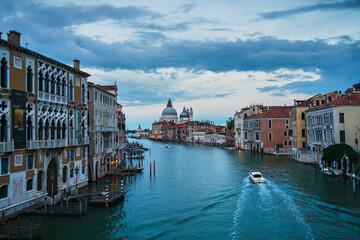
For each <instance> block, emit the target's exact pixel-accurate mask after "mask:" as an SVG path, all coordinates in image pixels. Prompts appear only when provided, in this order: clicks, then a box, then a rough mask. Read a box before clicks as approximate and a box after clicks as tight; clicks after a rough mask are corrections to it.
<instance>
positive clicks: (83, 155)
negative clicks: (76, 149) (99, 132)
mask: <svg viewBox="0 0 360 240" xmlns="http://www.w3.org/2000/svg"><path fill="white" fill-rule="evenodd" d="M82 159H85V148H84V147H83V149H82Z"/></svg>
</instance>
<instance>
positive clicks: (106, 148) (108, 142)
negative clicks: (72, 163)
mask: <svg viewBox="0 0 360 240" xmlns="http://www.w3.org/2000/svg"><path fill="white" fill-rule="evenodd" d="M88 89H89V116H90V121H89V135H90V150H89V161H88V164H89V178H90V180H92V181H96V180H97V179H99V178H102V177H104V176H105V175H106V174H107V173H108V172H109V171H111V170H112V169H113V168H114V164H115V163H116V160H117V158H118V144H117V143H118V104H117V102H116V101H117V86H116V85H109V86H102V85H96V84H94V83H91V82H89V83H88Z"/></svg>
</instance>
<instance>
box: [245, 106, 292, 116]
mask: <svg viewBox="0 0 360 240" xmlns="http://www.w3.org/2000/svg"><path fill="white" fill-rule="evenodd" d="M290 114H291V108H290V107H281V108H270V109H269V110H268V111H266V112H263V113H260V114H257V115H253V116H251V117H248V118H247V119H254V118H290V116H291V115H290Z"/></svg>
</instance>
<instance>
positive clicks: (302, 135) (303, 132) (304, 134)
mask: <svg viewBox="0 0 360 240" xmlns="http://www.w3.org/2000/svg"><path fill="white" fill-rule="evenodd" d="M301 137H306V130H305V129H304V128H303V129H301Z"/></svg>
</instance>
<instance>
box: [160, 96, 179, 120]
mask: <svg viewBox="0 0 360 240" xmlns="http://www.w3.org/2000/svg"><path fill="white" fill-rule="evenodd" d="M161 115H162V116H166V115H173V116H177V112H176V110H175V108H173V107H172V103H171V100H170V98H169V101H168V103H167V106H166V108H165V109H164V110H163V111H162V114H161Z"/></svg>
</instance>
